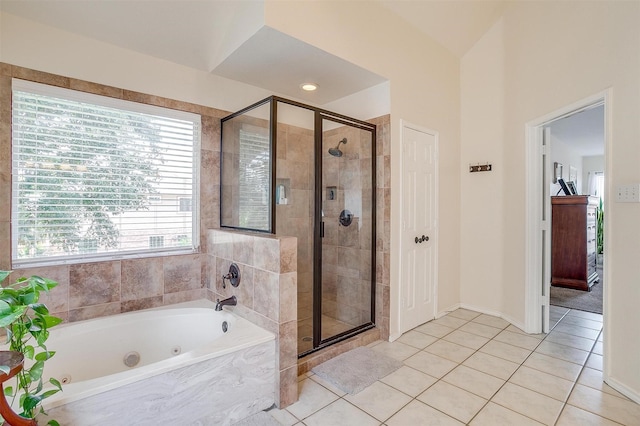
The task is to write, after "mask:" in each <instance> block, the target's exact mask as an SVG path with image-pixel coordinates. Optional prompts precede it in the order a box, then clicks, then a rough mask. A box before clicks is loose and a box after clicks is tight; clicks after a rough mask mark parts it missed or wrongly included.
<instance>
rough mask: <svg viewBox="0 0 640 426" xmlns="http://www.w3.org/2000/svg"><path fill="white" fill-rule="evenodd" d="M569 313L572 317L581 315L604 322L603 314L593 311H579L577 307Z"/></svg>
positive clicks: (581, 316)
mask: <svg viewBox="0 0 640 426" xmlns="http://www.w3.org/2000/svg"><path fill="white" fill-rule="evenodd" d="M567 315H569V316H572V317H580V318H586V319H589V320H592V321H599V322H602V314H596V313H593V312H586V311H579V310H577V309H572V310H571V311H569V313H568V314H567Z"/></svg>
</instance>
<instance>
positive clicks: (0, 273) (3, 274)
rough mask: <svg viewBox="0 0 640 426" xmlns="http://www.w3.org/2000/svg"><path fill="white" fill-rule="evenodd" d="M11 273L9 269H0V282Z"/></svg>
mask: <svg viewBox="0 0 640 426" xmlns="http://www.w3.org/2000/svg"><path fill="white" fill-rule="evenodd" d="M9 274H11V271H0V283H1V282H2V281H4V280H5V278H7V277H8V276H9Z"/></svg>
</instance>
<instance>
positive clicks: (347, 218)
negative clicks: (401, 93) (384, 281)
mask: <svg viewBox="0 0 640 426" xmlns="http://www.w3.org/2000/svg"><path fill="white" fill-rule="evenodd" d="M374 143H375V140H374V132H373V131H372V130H371V129H367V128H364V127H360V126H357V125H353V124H351V123H348V122H346V121H341V120H339V119H334V118H329V117H324V118H323V120H322V151H321V152H322V155H321V158H322V165H321V170H322V173H321V179H320V180H321V182H320V191H319V192H320V193H321V194H320V199H321V200H320V201H321V209H320V241H319V244H318V245H319V246H320V251H321V256H320V259H321V263H320V265H319V268H320V274H319V277H318V275H316V279H317V280H319V281H320V285H316V289H315V290H316V291H315V297H314V299H315V300H316V303H318V304H319V305H320V309H315V310H316V318H315V321H314V322H315V323H316V324H319V327H318V328H319V330H316V336H315V337H316V338H317V339H319V344H320V345H321V344H322V343H324V342H326V341H328V340H332V339H334V338H339V337H341V336H344V335H346V334H349V333H350V332H352V331H354V330H358V329H361V328H363V327H367V326H370V325H371V324H373V315H372V314H373V312H374V304H373V302H374V300H375V294H374V289H375V286H374V281H375V277H374V276H373V273H372V271H373V267H372V266H373V265H375V238H374V235H375V213H374V208H373V206H374V190H375V179H374V178H375V176H374V175H373V170H375V168H374V161H375V149H374Z"/></svg>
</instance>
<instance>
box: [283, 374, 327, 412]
mask: <svg viewBox="0 0 640 426" xmlns="http://www.w3.org/2000/svg"><path fill="white" fill-rule="evenodd" d="M336 399H338V395H336V394H335V393H333V392H331V391H329V390H328V389H327V388H325V387H324V386H321V385H319V384H318V383H316V382H314V381H313V380H311V379H308V378H307V379H304V380H302V381H300V382H298V402H296V403H294V404H291V405H290V406H288V407H287V411H289V412H290V413H291V414H293V415H294V416H296V417H297V418H298V419H300V420H302V419H304V418H305V417H308V416H309V415H311V414H313V413H315V412H316V411H318V410H320V409H321V408H323V407H325V406H327V405H328V404H330V403H331V402H333V401H335V400H336Z"/></svg>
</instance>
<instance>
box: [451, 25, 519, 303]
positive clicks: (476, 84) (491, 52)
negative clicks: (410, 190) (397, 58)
mask: <svg viewBox="0 0 640 426" xmlns="http://www.w3.org/2000/svg"><path fill="white" fill-rule="evenodd" d="M503 27H504V25H503V22H502V20H500V21H499V22H498V23H497V24H496V25H494V26H493V28H491V29H490V30H489V31H488V32H487V33H486V34H485V35H484V36H483V37H482V39H481V40H479V41H478V42H477V43H476V45H475V46H474V48H473V49H472V50H471V51H470V52H469V53H468V54H467V55H465V56H464V58H463V59H462V61H461V67H460V80H461V93H462V95H461V120H460V125H461V153H460V170H461V177H460V182H461V191H460V198H461V201H460V282H461V285H460V302H461V303H462V305H463V306H464V307H467V308H470V309H475V310H480V311H483V312H487V313H494V314H500V313H501V311H502V283H503V278H502V259H503V249H504V248H503V235H502V232H503V231H502V228H501V223H502V222H503V216H504V215H505V214H508V212H505V211H503V198H504V197H505V194H504V173H505V164H504V160H503V153H502V150H503V136H502V134H503V132H504V117H503V116H504V96H505V93H504V60H505V58H504V51H503V48H502V45H503V32H504V28H503ZM485 162H489V163H491V165H492V170H491V171H490V172H476V173H469V165H470V164H477V163H485Z"/></svg>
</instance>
